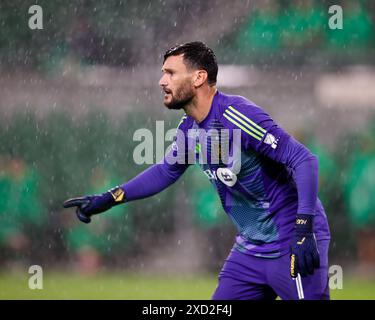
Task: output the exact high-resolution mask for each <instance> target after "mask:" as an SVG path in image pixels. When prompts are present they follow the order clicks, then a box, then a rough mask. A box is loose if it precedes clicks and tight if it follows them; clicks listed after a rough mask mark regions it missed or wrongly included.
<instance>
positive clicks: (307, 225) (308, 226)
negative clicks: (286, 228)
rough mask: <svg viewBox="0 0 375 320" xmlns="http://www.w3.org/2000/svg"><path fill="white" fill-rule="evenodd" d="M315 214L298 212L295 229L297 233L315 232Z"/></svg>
mask: <svg viewBox="0 0 375 320" xmlns="http://www.w3.org/2000/svg"><path fill="white" fill-rule="evenodd" d="M313 226H314V216H313V215H310V214H297V215H296V224H295V230H296V233H297V234H307V233H312V232H313V229H314V228H313Z"/></svg>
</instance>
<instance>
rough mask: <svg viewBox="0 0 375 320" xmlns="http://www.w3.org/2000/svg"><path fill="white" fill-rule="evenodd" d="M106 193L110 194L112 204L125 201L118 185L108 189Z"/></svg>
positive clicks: (123, 193)
mask: <svg viewBox="0 0 375 320" xmlns="http://www.w3.org/2000/svg"><path fill="white" fill-rule="evenodd" d="M107 193H108V195H109V196H110V199H111V202H112V205H113V206H115V205H118V204H120V203H124V202H125V192H124V190H123V189H122V188H120V187H119V186H117V187H114V188H112V189H110V190H108V192H107Z"/></svg>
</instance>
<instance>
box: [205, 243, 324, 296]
mask: <svg viewBox="0 0 375 320" xmlns="http://www.w3.org/2000/svg"><path fill="white" fill-rule="evenodd" d="M328 248H329V240H320V241H318V249H319V253H320V268H318V269H315V270H314V274H313V275H309V276H307V277H304V278H300V277H299V278H296V279H292V277H291V276H290V256H289V254H286V255H283V256H281V257H280V258H276V259H270V258H261V257H255V256H252V255H248V254H245V253H242V252H239V251H237V250H232V251H231V253H230V254H229V256H228V258H227V259H226V260H225V263H224V266H223V268H222V270H221V272H220V275H219V283H218V286H217V288H216V290H215V292H214V294H213V296H212V299H214V300H274V299H276V297H277V296H279V297H280V298H281V299H283V300H298V299H301V298H303V299H306V300H329V298H330V297H329V287H328Z"/></svg>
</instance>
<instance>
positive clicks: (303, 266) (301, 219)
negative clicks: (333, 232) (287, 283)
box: [290, 214, 320, 278]
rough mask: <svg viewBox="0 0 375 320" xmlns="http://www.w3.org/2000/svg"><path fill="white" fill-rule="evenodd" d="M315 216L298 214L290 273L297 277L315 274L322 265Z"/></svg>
mask: <svg viewBox="0 0 375 320" xmlns="http://www.w3.org/2000/svg"><path fill="white" fill-rule="evenodd" d="M313 221H314V216H312V215H308V214H297V217H296V226H295V235H294V238H293V242H292V246H291V255H290V275H291V276H292V278H296V277H297V275H298V273H299V274H300V275H301V277H306V276H307V275H308V274H310V275H311V274H313V273H314V269H315V268H319V266H320V257H319V251H318V246H317V243H316V239H315V234H314V233H313Z"/></svg>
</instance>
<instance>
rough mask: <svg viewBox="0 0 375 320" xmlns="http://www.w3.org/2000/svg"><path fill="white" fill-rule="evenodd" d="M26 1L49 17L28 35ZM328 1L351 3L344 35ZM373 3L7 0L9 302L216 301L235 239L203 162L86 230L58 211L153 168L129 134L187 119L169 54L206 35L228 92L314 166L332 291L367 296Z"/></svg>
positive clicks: (0, 147)
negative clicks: (31, 282) (141, 160)
mask: <svg viewBox="0 0 375 320" xmlns="http://www.w3.org/2000/svg"><path fill="white" fill-rule="evenodd" d="M33 4H38V5H40V6H41V7H42V8H43V30H31V29H30V28H29V27H28V19H29V18H30V17H31V14H29V13H28V9H29V7H30V6H31V5H33ZM331 5H340V6H341V7H342V9H343V14H344V15H343V17H344V20H343V26H344V28H343V29H342V30H340V29H330V28H329V26H328V21H329V19H330V17H331V16H332V14H329V12H328V10H329V7H330V6H331ZM374 9H375V3H374V2H372V1H283V0H280V1H277V0H270V1H246V2H244V1H233V2H231V3H230V4H229V3H228V1H222V0H209V1H204V2H203V1H198V0H193V1H168V0H167V1H145V0H142V1H130V0H129V1H122V2H119V1H106V2H100V1H94V0H72V1H19V0H16V1H8V0H5V1H2V2H1V3H0V22H1V26H0V70H1V72H0V97H1V99H0V298H1V299H14V298H22V299H24V298H36V299H39V298H40V299H44V298H52V299H65V298H78V299H80V298H105V299H106V298H114V299H117V298H120V299H121V298H123V299H159V298H160V299H171V298H185V299H208V298H210V296H211V294H212V292H213V290H214V288H215V286H216V275H217V274H218V272H219V270H220V268H221V266H222V263H223V261H224V259H225V257H226V256H227V254H228V252H229V250H230V248H231V246H232V244H233V241H234V236H235V230H234V227H233V226H232V225H231V224H230V222H229V219H227V217H226V216H225V213H224V212H223V210H222V208H221V207H220V203H219V199H218V197H217V195H216V194H215V193H214V191H213V189H211V187H210V184H209V182H208V180H207V179H206V178H205V176H204V175H203V174H202V173H201V172H199V170H198V169H197V168H191V169H189V170H188V172H187V173H186V174H185V175H184V176H183V177H182V179H181V180H180V181H178V182H177V183H176V184H175V185H174V186H172V187H171V188H169V189H168V190H165V191H163V192H162V193H160V194H159V195H157V196H154V197H152V198H150V199H146V200H141V201H138V202H134V203H130V204H128V205H126V206H121V207H116V208H114V209H113V210H111V211H110V212H108V214H106V215H102V216H100V217H97V218H95V219H94V223H91V224H90V225H83V224H80V223H79V222H78V221H77V220H76V218H75V215H74V212H73V211H70V210H62V207H61V204H62V202H63V201H64V200H65V199H67V198H69V197H73V196H77V195H83V194H89V193H99V192H103V191H106V190H107V189H108V188H110V187H112V186H115V185H118V184H121V183H123V182H125V181H127V180H128V179H130V178H132V177H133V176H134V175H136V174H137V173H139V172H141V171H142V170H144V169H145V168H147V165H146V164H144V165H138V164H136V163H135V161H134V158H133V151H134V148H135V147H136V146H137V145H138V144H139V141H134V139H133V134H134V132H135V131H136V130H138V129H140V128H145V129H148V130H150V131H151V132H153V133H155V121H160V120H164V121H165V122H164V126H165V132H166V131H167V130H168V129H171V128H175V127H176V125H177V124H178V122H179V119H180V117H181V114H179V113H172V112H168V111H167V110H165V108H164V107H163V106H162V100H161V99H162V98H161V94H160V90H159V88H158V85H157V81H158V79H159V77H160V67H161V63H162V55H163V53H164V52H165V50H166V49H167V48H169V47H170V46H172V45H174V44H176V43H179V42H184V41H191V40H202V41H205V42H206V43H207V44H208V45H209V46H210V47H212V48H213V49H214V50H215V52H216V55H217V58H218V61H219V81H218V88H219V90H223V91H224V92H227V93H232V94H241V95H243V96H246V97H248V98H250V99H251V100H253V101H254V102H256V103H257V104H259V105H261V106H262V107H263V108H264V109H265V110H266V111H267V112H269V113H270V114H271V116H272V117H273V118H274V119H275V120H276V122H278V123H279V124H280V125H282V126H283V127H284V128H285V129H286V130H287V131H288V132H290V133H291V134H293V135H294V136H295V137H296V138H297V139H298V140H300V141H301V142H303V143H304V144H306V145H307V146H308V147H309V148H310V150H311V151H312V152H313V153H315V154H316V155H317V156H318V158H319V165H320V181H319V197H320V198H321V200H322V202H323V204H324V206H325V209H326V212H327V216H328V219H329V222H330V226H331V233H332V241H331V248H330V264H331V265H340V266H341V267H342V268H343V272H344V284H343V285H344V289H342V290H332V291H331V294H332V297H333V298H335V299H361V298H362V299H374V298H375V296H374V292H375V202H374V201H375V200H374V199H375V197H374V196H373V194H374V193H375V142H374V138H373V137H374V135H375V112H374V110H375V103H374V101H375V97H374V93H373V91H374V90H373V89H374V88H375V67H374V64H375V58H374V57H375V38H374V37H375V33H374V25H375V14H374V12H375V10H374ZM218 20H220V23H218V22H217V21H218ZM155 143H156V141H153V145H154V147H155ZM165 145H166V146H167V142H166V143H165ZM33 264H37V265H40V266H42V267H43V270H44V272H45V273H44V283H45V286H44V287H45V288H44V289H43V290H41V291H37V290H36V291H32V290H29V289H28V287H27V279H28V277H29V276H30V275H29V274H28V273H27V270H28V267H29V266H30V265H33ZM176 274H179V276H177V275H176ZM78 288H79V289H78Z"/></svg>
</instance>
